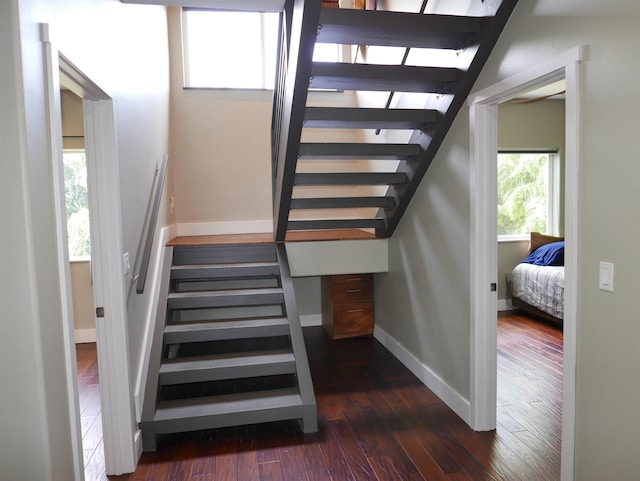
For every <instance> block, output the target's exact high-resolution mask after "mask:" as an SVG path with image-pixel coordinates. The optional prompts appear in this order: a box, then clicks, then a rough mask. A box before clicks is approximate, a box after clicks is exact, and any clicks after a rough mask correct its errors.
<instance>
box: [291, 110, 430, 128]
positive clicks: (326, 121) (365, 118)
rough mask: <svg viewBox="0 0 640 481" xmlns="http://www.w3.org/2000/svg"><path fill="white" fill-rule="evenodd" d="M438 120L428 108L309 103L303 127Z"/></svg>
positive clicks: (379, 125)
mask: <svg viewBox="0 0 640 481" xmlns="http://www.w3.org/2000/svg"><path fill="white" fill-rule="evenodd" d="M437 120H438V112H437V111H436V110H428V109H375V108H346V107H307V108H306V109H305V114H304V124H303V126H304V127H307V128H347V129H424V128H426V126H427V125H431V124H434V123H435V122H436V121H437Z"/></svg>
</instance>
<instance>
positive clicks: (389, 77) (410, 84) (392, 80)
mask: <svg viewBox="0 0 640 481" xmlns="http://www.w3.org/2000/svg"><path fill="white" fill-rule="evenodd" d="M459 76H460V71H459V70H458V69H455V68H443V67H416V66H413V65H372V64H360V63H354V64H352V63H335V62H314V63H313V68H312V69H311V78H310V80H309V88H312V89H333V90H369V91H378V92H419V93H434V94H443V93H449V92H452V91H453V90H454V87H455V85H456V82H457V81H458V78H459Z"/></svg>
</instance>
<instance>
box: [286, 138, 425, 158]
mask: <svg viewBox="0 0 640 481" xmlns="http://www.w3.org/2000/svg"><path fill="white" fill-rule="evenodd" d="M421 154H422V147H421V146H420V145H419V144H371V143H349V142H306V143H301V144H300V150H299V153H298V159H302V160H304V159H344V160H409V159H415V160H417V159H418V158H419V157H420V155H421Z"/></svg>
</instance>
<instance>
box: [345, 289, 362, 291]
mask: <svg viewBox="0 0 640 481" xmlns="http://www.w3.org/2000/svg"><path fill="white" fill-rule="evenodd" d="M347 292H362V289H347Z"/></svg>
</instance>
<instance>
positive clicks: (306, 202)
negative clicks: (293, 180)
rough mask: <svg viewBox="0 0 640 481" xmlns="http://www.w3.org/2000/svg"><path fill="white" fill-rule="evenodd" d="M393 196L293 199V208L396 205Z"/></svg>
mask: <svg viewBox="0 0 640 481" xmlns="http://www.w3.org/2000/svg"><path fill="white" fill-rule="evenodd" d="M395 203H396V201H395V199H394V198H393V197H321V198H304V199H291V209H292V210H294V209H353V208H364V207H379V208H386V207H394V206H395Z"/></svg>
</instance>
